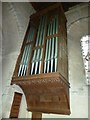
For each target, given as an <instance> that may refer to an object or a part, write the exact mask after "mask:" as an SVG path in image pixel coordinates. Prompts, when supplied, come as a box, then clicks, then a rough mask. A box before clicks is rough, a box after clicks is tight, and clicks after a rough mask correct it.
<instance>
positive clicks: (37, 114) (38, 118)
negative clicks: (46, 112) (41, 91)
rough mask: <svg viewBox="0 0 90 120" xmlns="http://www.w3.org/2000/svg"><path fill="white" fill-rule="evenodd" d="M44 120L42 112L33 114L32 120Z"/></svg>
mask: <svg viewBox="0 0 90 120" xmlns="http://www.w3.org/2000/svg"><path fill="white" fill-rule="evenodd" d="M35 119H36V120H42V113H41V112H32V120H35Z"/></svg>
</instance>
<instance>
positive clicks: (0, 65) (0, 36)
mask: <svg viewBox="0 0 90 120" xmlns="http://www.w3.org/2000/svg"><path fill="white" fill-rule="evenodd" d="M1 96H2V3H1V2H0V108H1V111H0V119H1V114H2V105H1V104H2V101H1V99H2V97H1Z"/></svg>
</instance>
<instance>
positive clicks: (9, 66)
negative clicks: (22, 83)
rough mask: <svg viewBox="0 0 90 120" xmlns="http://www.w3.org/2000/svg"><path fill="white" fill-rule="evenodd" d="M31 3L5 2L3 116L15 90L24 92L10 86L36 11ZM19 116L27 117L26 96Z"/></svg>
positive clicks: (5, 115)
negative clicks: (30, 22) (31, 19)
mask: <svg viewBox="0 0 90 120" xmlns="http://www.w3.org/2000/svg"><path fill="white" fill-rule="evenodd" d="M34 12H35V11H34V9H33V8H32V6H31V5H30V3H3V16H2V17H3V62H2V64H3V70H2V71H3V80H2V96H3V99H2V101H3V114H2V116H3V118H8V117H9V114H10V109H11V104H12V101H13V95H14V92H15V91H18V92H21V93H23V92H22V90H21V89H20V88H19V87H18V86H16V85H13V86H10V82H11V78H12V75H13V71H14V68H15V64H16V59H17V57H18V55H19V51H20V48H21V45H22V42H23V38H24V35H25V32H26V29H27V26H28V22H29V17H30V15H31V14H32V13H34ZM21 104H22V105H21V108H22V107H23V109H21V110H20V111H21V112H20V115H19V117H27V115H28V112H27V110H26V109H27V107H26V101H25V96H24V97H23V99H22V103H21Z"/></svg>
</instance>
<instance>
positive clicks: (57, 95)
mask: <svg viewBox="0 0 90 120" xmlns="http://www.w3.org/2000/svg"><path fill="white" fill-rule="evenodd" d="M11 84H17V85H19V86H20V87H21V89H22V90H23V92H24V94H25V97H26V102H27V110H28V111H31V112H33V113H34V112H40V113H55V114H65V115H69V114H70V105H69V87H70V84H69V82H68V54H67V30H66V18H65V15H64V12H63V9H62V6H61V4H60V3H57V4H54V5H53V6H50V7H48V8H45V9H44V10H42V11H39V12H37V13H35V14H33V15H31V17H30V22H29V26H28V29H27V32H26V35H25V38H24V41H23V44H22V47H21V52H20V55H19V56H18V59H17V63H16V67H15V71H14V74H13V77H12V81H11Z"/></svg>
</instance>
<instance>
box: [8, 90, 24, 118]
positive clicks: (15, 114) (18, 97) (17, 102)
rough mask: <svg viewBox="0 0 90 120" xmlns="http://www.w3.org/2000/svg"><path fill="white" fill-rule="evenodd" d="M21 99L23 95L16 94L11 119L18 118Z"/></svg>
mask: <svg viewBox="0 0 90 120" xmlns="http://www.w3.org/2000/svg"><path fill="white" fill-rule="evenodd" d="M21 99H22V94H21V93H17V92H15V93H14V99H13V103H12V107H11V112H10V117H9V118H18V115H19V109H20V104H21Z"/></svg>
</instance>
